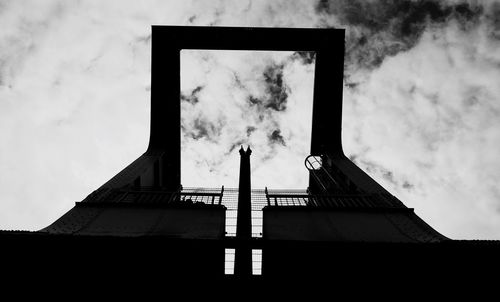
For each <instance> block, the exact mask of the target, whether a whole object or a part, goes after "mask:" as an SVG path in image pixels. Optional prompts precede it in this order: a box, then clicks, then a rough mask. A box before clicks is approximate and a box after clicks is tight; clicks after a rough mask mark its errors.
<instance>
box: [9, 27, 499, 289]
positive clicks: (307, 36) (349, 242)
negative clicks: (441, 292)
mask: <svg viewBox="0 0 500 302" xmlns="http://www.w3.org/2000/svg"><path fill="white" fill-rule="evenodd" d="M182 49H214V50H268V51H290V50H293V51H314V52H315V55H316V67H315V76H314V99H313V122H312V137H311V152H310V154H311V155H310V156H309V157H307V158H306V159H305V166H306V168H307V169H308V173H309V187H308V188H298V189H297V190H289V191H277V190H273V189H272V188H264V189H252V187H251V175H250V170H251V169H250V165H251V153H252V150H251V149H250V147H246V148H243V147H242V148H241V149H240V150H239V153H240V157H241V161H240V167H239V169H240V170H239V171H240V174H239V187H238V188H233V189H231V188H224V187H221V188H216V189H212V188H183V187H182V185H181V183H180V179H181V177H180V155H181V153H180V152H181V151H180V150H181V149H180V143H181V125H180V51H181V50H182ZM343 58H344V30H341V29H286V28H234V27H180V26H153V27H152V79H151V82H152V85H151V131H150V141H149V146H148V149H147V150H146V152H145V153H144V154H143V155H141V156H140V157H139V158H138V159H137V160H135V161H134V162H132V163H131V164H130V165H129V166H127V167H126V168H125V169H123V170H122V171H121V172H120V173H118V174H117V175H116V176H114V177H113V178H112V179H110V180H109V181H108V182H106V183H105V184H103V185H102V186H101V187H100V188H98V189H97V190H95V191H94V192H92V193H91V194H90V195H89V196H88V197H87V198H85V199H84V200H83V201H81V202H77V203H76V204H75V206H74V207H73V208H72V209H71V210H70V211H69V212H67V213H66V214H64V215H63V216H62V217H60V218H59V219H58V220H56V221H55V222H54V223H52V224H51V225H49V226H47V227H46V228H44V229H42V230H40V231H37V232H23V231H2V232H1V233H0V242H2V252H1V253H2V256H4V257H3V259H11V261H9V262H8V263H6V265H5V267H4V269H5V270H6V271H9V272H11V273H12V274H14V275H16V274H21V272H23V271H24V272H26V271H29V272H30V274H32V276H35V277H38V278H44V276H45V273H46V272H47V271H54V270H56V271H57V272H58V275H59V276H68V278H76V279H78V280H80V278H81V279H83V278H84V277H83V276H85V275H87V274H91V275H92V276H93V277H92V281H93V282H115V281H116V280H117V278H119V279H121V280H122V279H126V280H129V281H130V280H135V281H136V282H137V281H138V280H139V279H137V278H138V277H139V276H140V278H141V279H140V280H141V281H143V282H146V283H158V282H160V283H161V282H163V281H165V280H177V281H178V280H187V281H189V282H195V280H204V281H203V282H207V280H217V282H228V283H231V282H233V284H240V283H253V282H255V283H259V282H261V283H266V284H278V283H280V282H282V281H287V282H288V281H290V282H297V284H306V283H308V282H313V281H314V282H316V281H318V280H322V281H327V282H336V283H335V284H347V283H349V284H351V285H352V284H353V283H356V282H357V283H356V284H362V283H364V284H366V283H370V284H379V285H380V284H387V285H390V284H396V283H398V282H411V281H417V280H420V281H421V279H419V278H420V277H419V276H420V275H421V274H425V276H426V277H425V282H431V283H432V282H434V281H437V280H440V279H447V280H455V281H457V280H462V281H463V280H470V278H471V276H476V277H475V278H477V276H478V275H480V276H482V275H483V274H484V272H485V271H489V270H492V271H494V270H497V269H498V268H499V265H498V260H497V258H498V255H500V254H499V253H498V252H499V251H500V244H499V242H498V241H479V240H474V241H465V240H452V239H449V238H447V237H445V236H443V235H442V234H440V233H439V232H437V231H436V230H434V229H433V228H432V227H431V226H429V225H428V224H427V223H425V221H423V220H422V219H421V218H419V217H418V216H417V215H416V214H415V212H414V211H413V209H411V208H407V207H406V206H405V205H404V204H403V203H402V202H401V201H400V200H398V199H397V198H396V197H394V196H393V195H391V194H390V193H389V192H387V191H386V190H385V189H384V188H383V187H382V186H380V185H379V184H378V183H377V182H376V181H374V180H373V179H372V178H370V177H369V176H368V175H367V174H366V173H364V172H363V171H362V170H361V169H359V168H358V167H357V166H356V165H355V164H354V163H353V162H352V161H350V160H349V159H348V158H347V157H346V156H345V155H344V153H343V151H342V144H341V118H342V89H343V64H344V60H343ZM253 152H258V150H253ZM237 168H238V167H235V169H237ZM304 171H306V170H304ZM236 210H237V211H236ZM230 213H231V215H233V214H235V213H237V214H236V215H233V216H231V215H229V214H230ZM252 217H254V218H252ZM255 217H258V218H261V219H262V220H261V221H262V223H261V225H257V226H256V224H258V222H255V221H258V220H259V219H256V218H255ZM260 229H261V231H259V230H260ZM255 230H257V231H255ZM234 231H235V234H233V232H234ZM260 233H262V234H260ZM97 271H98V272H99V273H98V274H96V273H95V272H97ZM152 272H157V273H160V276H161V277H162V279H161V280H163V281H159V279H158V278H157V277H153V273H152ZM400 278H403V279H404V281H402V280H401V279H400ZM292 284H293V283H292Z"/></svg>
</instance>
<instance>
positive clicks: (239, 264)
mask: <svg viewBox="0 0 500 302" xmlns="http://www.w3.org/2000/svg"><path fill="white" fill-rule="evenodd" d="M239 152H240V180H239V187H238V216H237V223H236V238H237V240H238V248H237V249H236V255H235V267H234V269H235V274H236V275H237V276H240V277H243V278H245V277H248V276H250V275H251V274H252V251H251V249H250V246H249V240H250V239H251V238H252V216H251V211H252V208H251V181H250V154H252V150H251V149H250V146H248V147H247V150H246V151H245V150H244V149H243V146H241V148H240V151H239Z"/></svg>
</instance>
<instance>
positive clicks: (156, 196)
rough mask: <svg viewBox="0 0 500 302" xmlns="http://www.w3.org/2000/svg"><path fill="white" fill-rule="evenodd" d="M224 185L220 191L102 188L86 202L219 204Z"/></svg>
mask: <svg viewBox="0 0 500 302" xmlns="http://www.w3.org/2000/svg"><path fill="white" fill-rule="evenodd" d="M223 195H224V186H222V188H221V189H220V192H214V190H207V189H196V188H189V189H187V190H183V188H182V187H181V188H180V189H179V190H178V191H175V192H172V191H166V190H162V189H161V188H158V187H127V188H121V189H104V190H100V191H97V192H94V193H92V194H91V195H89V196H88V197H87V198H86V201H88V202H106V203H107V202H109V203H117V202H119V203H138V204H145V203H147V204H179V205H188V204H196V205H202V204H205V205H221V204H222V197H223Z"/></svg>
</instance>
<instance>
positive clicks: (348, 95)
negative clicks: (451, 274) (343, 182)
mask: <svg viewBox="0 0 500 302" xmlns="http://www.w3.org/2000/svg"><path fill="white" fill-rule="evenodd" d="M481 20H482V21H481V23H478V24H477V26H475V27H471V28H469V29H468V30H466V31H464V30H463V28H462V27H461V25H460V24H459V23H456V22H450V23H449V24H446V25H444V26H442V27H434V28H428V29H427V30H426V31H425V32H424V33H422V35H421V37H420V40H419V41H418V43H417V44H416V45H415V46H414V47H413V48H412V49H409V50H407V51H405V52H402V53H400V54H398V55H397V56H393V57H387V58H386V59H385V60H384V62H383V63H382V64H381V65H380V66H379V67H378V68H377V69H375V70H373V72H371V73H370V74H365V75H363V76H360V79H361V78H362V79H363V80H361V81H360V82H359V83H358V85H357V86H356V88H354V89H348V90H346V91H345V93H344V98H345V99H344V119H343V121H344V122H343V142H344V148H345V150H346V152H347V153H348V154H350V156H351V157H352V158H354V159H355V161H356V162H357V163H358V164H359V165H360V167H362V168H363V169H365V170H366V171H367V172H368V173H370V174H371V175H372V176H373V177H375V179H377V180H378V181H379V182H381V183H382V184H383V185H384V186H385V187H386V188H387V189H389V190H390V191H391V192H393V193H394V194H396V195H397V196H399V197H400V198H401V199H402V200H403V201H404V202H405V203H406V204H407V205H409V206H414V207H415V208H416V209H417V213H422V216H424V217H425V218H426V219H427V221H429V222H430V223H431V225H433V226H436V228H437V229H438V230H440V231H442V232H443V233H444V234H446V235H448V236H451V237H453V238H457V237H458V238H464V237H465V238H477V236H478V234H482V235H481V236H482V237H483V238H496V237H497V236H498V232H497V231H496V230H497V229H498V227H499V226H500V219H499V215H498V211H497V210H496V209H498V207H499V206H500V200H498V196H497V189H495V188H497V185H494V184H493V183H497V181H498V180H499V179H500V174H499V173H498V172H496V171H494V170H495V169H494V168H492V167H494V166H497V165H498V164H500V162H499V161H498V159H497V156H496V155H494V153H495V152H494V151H492V150H496V149H498V147H499V146H500V130H499V129H500V123H499V120H500V119H499V117H500V102H499V100H500V89H499V88H498V85H497V84H496V82H497V80H498V78H500V68H499V66H500V65H499V64H498V63H499V62H500V59H499V58H498V57H495V56H496V55H492V54H493V53H498V49H500V43H498V41H496V40H495V39H492V38H491V35H490V33H491V27H490V25H489V24H488V22H486V20H487V19H481ZM406 183H408V184H406ZM410 184H411V185H410ZM409 188H411V190H408V189H409ZM477 192H481V193H480V194H481V198H480V199H478V198H477V197H474V196H475V194H477ZM447 194H448V196H447V197H446V195H447ZM466 208H467V210H465V209H466ZM447 211H450V212H453V215H452V216H453V218H450V219H443V217H445V216H446V215H447V214H446V212H447ZM478 217H483V220H481V219H478ZM476 219H477V220H476ZM486 221H487V222H486ZM466 225H467V227H466Z"/></svg>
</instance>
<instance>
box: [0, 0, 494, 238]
mask: <svg viewBox="0 0 500 302" xmlns="http://www.w3.org/2000/svg"><path fill="white" fill-rule="evenodd" d="M499 16H500V2H497V1H491V0H485V1H458V0H456V1H455V0H453V1H452V0H450V1H430V0H424V1H410V0H400V1H397V0H381V1H371V0H370V1H357V0H340V1H311V0H304V1H290V0H282V1H265V0H261V1H243V0H242V1H234V0H232V1H214V0H206V1H195V0H193V1H186V0H178V1H90V0H89V1H83V0H82V1H71V0H65V1H40V0H37V1H0V141H1V148H0V196H1V197H0V229H27V230H37V229H40V228H42V227H45V226H46V225H48V224H50V223H51V222H52V221H54V220H55V219H56V218H58V217H59V216H60V215H62V214H63V213H65V212H66V211H68V210H69V209H70V208H71V207H72V206H73V205H74V202H75V201H80V200H82V199H83V198H85V197H86V196H87V195H88V194H89V193H90V192H92V191H93V190H95V189H96V188H98V187H99V186H100V185H102V184H103V183H104V182H105V181H107V180H109V179H110V178H111V177H112V176H114V175H115V174H116V173H117V172H119V171H120V170H121V169H123V168H124V167H125V166H126V165H128V164H129V163H130V162H131V161H133V160H134V159H136V158H137V157H138V156H139V155H140V154H142V153H143V152H144V151H145V149H146V147H147V143H148V137H149V110H150V104H149V102H150V68H151V66H150V65H151V56H150V54H151V36H150V34H151V25H152V24H163V25H214V26H268V27H337V28H345V29H346V55H345V70H344V72H345V81H344V84H345V86H344V100H343V104H344V105H343V106H344V109H343V110H344V112H343V122H342V124H343V132H342V138H343V144H344V150H345V152H346V154H347V155H348V156H349V157H350V158H351V159H352V160H353V161H354V162H355V163H356V164H358V165H359V166H360V167H361V168H362V169H363V170H365V171H366V172H367V173H368V174H369V175H371V176H372V177H373V178H374V179H375V180H377V181H378V182H379V183H381V184H382V185H383V186H384V187H385V188H387V189H388V190H389V191H390V192H391V193H392V194H394V195H395V196H397V197H398V198H399V199H401V200H402V201H403V202H404V203H405V204H406V205H407V206H408V207H413V208H415V210H416V213H417V214H418V215H419V216H420V217H422V218H423V219H424V220H426V221H427V222H428V223H429V224H431V225H432V226H434V227H435V228H436V229H437V230H438V231H440V232H441V233H443V234H444V235H446V236H449V237H451V238H456V239H472V238H475V239H500V157H499V156H498V155H497V154H498V150H499V147H500V117H499V116H500V17H499ZM181 58H182V70H181V81H182V98H181V102H182V103H181V104H182V129H183V136H182V148H183V155H182V182H183V185H185V186H199V185H203V186H220V185H222V184H224V185H226V186H236V185H237V175H238V160H239V155H238V153H237V150H238V148H239V146H240V144H245V145H246V144H250V145H251V146H252V149H253V150H254V152H253V154H252V169H253V171H252V172H253V179H252V182H253V185H254V187H263V186H265V185H267V186H269V187H272V188H291V187H298V188H305V187H306V186H307V173H306V170H305V168H304V166H303V160H304V157H305V156H307V154H308V151H309V143H310V141H309V140H310V124H311V112H312V111H311V110H312V108H311V100H312V83H313V81H314V78H313V74H314V54H310V53H294V52H227V51H183V52H182V55H181Z"/></svg>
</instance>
